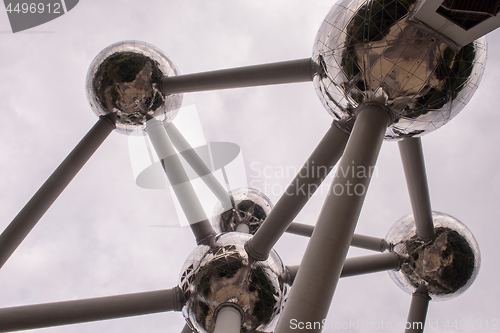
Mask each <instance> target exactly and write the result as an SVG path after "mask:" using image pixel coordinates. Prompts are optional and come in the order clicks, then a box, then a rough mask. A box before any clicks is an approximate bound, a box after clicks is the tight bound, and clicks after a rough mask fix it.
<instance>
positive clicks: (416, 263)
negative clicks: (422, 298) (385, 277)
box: [386, 212, 481, 300]
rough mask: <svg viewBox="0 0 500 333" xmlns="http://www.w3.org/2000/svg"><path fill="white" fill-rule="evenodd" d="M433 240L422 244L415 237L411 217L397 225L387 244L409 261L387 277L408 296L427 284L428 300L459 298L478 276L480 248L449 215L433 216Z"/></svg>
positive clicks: (389, 235)
mask: <svg viewBox="0 0 500 333" xmlns="http://www.w3.org/2000/svg"><path fill="white" fill-rule="evenodd" d="M432 218H433V221H434V230H435V237H434V239H433V240H431V241H428V242H424V241H422V240H420V239H419V238H418V237H417V235H416V229H415V220H414V218H413V215H407V216H405V217H403V218H402V219H400V220H399V221H398V222H396V223H395V224H394V225H393V226H392V227H391V230H390V231H389V234H388V235H387V237H386V240H387V241H388V242H390V243H391V244H392V245H393V251H395V252H397V253H399V254H403V255H407V256H408V257H409V259H408V260H407V261H406V262H405V263H404V264H403V265H402V267H401V270H400V271H391V272H389V275H390V276H391V278H392V279H393V280H394V281H395V282H396V284H397V285H398V286H399V287H401V288H402V289H403V290H404V291H406V292H408V293H413V292H414V291H415V290H416V289H417V287H418V286H419V285H421V284H426V285H427V287H428V289H429V296H430V297H431V298H432V299H434V300H443V299H449V298H453V297H456V296H458V295H460V294H462V293H463V292H464V291H465V290H467V288H469V286H470V285H471V284H472V282H473V281H474V279H475V278H476V276H477V274H478V272H479V266H480V261H481V259H480V253H479V247H478V245H477V243H476V240H475V239H474V236H473V235H472V233H471V232H470V231H469V229H467V227H466V226H465V225H463V224H462V223H461V222H460V221H458V220H457V219H455V218H454V217H451V216H449V215H446V214H443V213H438V212H433V213H432Z"/></svg>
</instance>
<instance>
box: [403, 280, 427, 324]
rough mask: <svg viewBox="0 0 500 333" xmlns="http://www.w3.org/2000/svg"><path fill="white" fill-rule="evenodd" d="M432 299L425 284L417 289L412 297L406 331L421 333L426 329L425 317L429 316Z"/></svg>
mask: <svg viewBox="0 0 500 333" xmlns="http://www.w3.org/2000/svg"><path fill="white" fill-rule="evenodd" d="M430 300H431V298H430V297H429V293H428V291H427V287H426V286H425V285H421V286H419V287H418V288H417V290H415V292H414V293H413V295H412V297H411V304H410V311H409V312H408V319H407V320H406V329H405V333H421V332H423V331H424V328H425V318H426V317H427V310H428V308H429V301H430Z"/></svg>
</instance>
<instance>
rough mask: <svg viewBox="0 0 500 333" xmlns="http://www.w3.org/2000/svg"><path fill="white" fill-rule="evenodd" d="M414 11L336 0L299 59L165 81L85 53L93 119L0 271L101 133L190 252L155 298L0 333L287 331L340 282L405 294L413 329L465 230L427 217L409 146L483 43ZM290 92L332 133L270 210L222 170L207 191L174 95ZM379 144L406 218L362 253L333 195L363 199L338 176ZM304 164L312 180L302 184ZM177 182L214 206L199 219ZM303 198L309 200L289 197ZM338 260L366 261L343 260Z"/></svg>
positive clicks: (162, 70)
mask: <svg viewBox="0 0 500 333" xmlns="http://www.w3.org/2000/svg"><path fill="white" fill-rule="evenodd" d="M430 2H432V1H428V3H430ZM428 3H427V2H426V1H412V0H394V1H382V0H341V1H339V2H338V3H337V4H335V5H334V6H333V7H332V9H331V10H330V12H329V13H327V15H326V18H325V19H324V21H323V22H322V23H321V24H320V27H319V30H318V32H317V36H316V38H315V40H314V42H313V45H312V55H311V57H310V58H306V59H298V60H290V61H283V62H276V63H270V64H264V65H253V66H246V67H238V68H232V69H223V70H215V71H209V72H202V73H195V74H181V73H180V71H179V70H178V69H177V66H176V65H175V64H174V61H173V60H171V59H170V58H169V57H167V56H166V54H165V53H163V51H160V50H159V49H158V48H157V47H156V46H153V45H150V44H148V43H145V42H141V41H134V40H128V41H123V42H117V43H114V44H112V45H110V46H108V47H107V48H105V49H104V50H103V51H101V53H99V54H98V55H97V56H96V57H95V59H94V60H93V61H92V63H91V64H90V67H89V70H88V74H87V79H86V91H87V98H88V100H89V103H90V106H91V109H92V110H93V112H94V113H95V114H96V115H97V116H99V120H98V121H97V123H96V124H95V126H94V127H93V128H92V129H91V130H90V131H89V132H88V134H87V135H86V136H85V137H84V138H83V139H82V141H81V142H80V144H79V145H78V146H77V147H76V148H75V149H74V150H73V151H72V152H71V153H70V155H69V156H68V157H67V158H66V159H65V160H64V161H63V162H62V163H61V165H60V166H59V167H58V168H57V170H56V171H55V172H54V173H53V174H52V176H50V178H49V179H48V180H47V182H46V183H45V184H44V185H42V187H41V188H40V190H39V191H38V192H36V194H35V195H34V196H33V198H32V199H31V200H30V201H29V202H28V204H27V205H26V206H25V207H24V208H23V209H22V211H21V212H20V213H19V215H17V216H16V217H15V218H14V219H13V220H12V222H11V223H10V224H9V226H8V227H7V228H6V229H5V230H4V231H3V233H2V234H1V235H0V266H2V265H3V264H4V263H5V262H6V261H7V260H8V259H9V257H10V256H11V254H12V253H13V252H14V251H15V250H16V248H17V247H18V246H19V245H20V244H21V242H22V241H23V239H24V238H25V237H26V236H27V235H28V234H29V233H30V231H31V229H33V227H34V226H35V225H36V224H37V222H38V221H39V220H40V218H41V217H42V215H43V214H44V213H45V212H46V211H47V210H48V208H49V207H50V205H51V204H52V203H53V202H54V201H55V199H56V198H57V197H58V196H59V194H60V193H61V192H62V191H63V190H64V188H65V187H66V186H67V185H68V184H69V182H70V181H71V180H72V178H73V177H74V176H75V175H76V174H77V173H78V172H79V170H80V169H81V168H82V167H83V165H84V164H85V163H86V161H87V160H88V159H89V158H90V157H91V156H92V154H93V153H94V152H95V151H96V150H97V148H98V147H99V146H100V144H101V143H102V142H103V141H104V140H105V139H106V138H107V137H108V135H109V134H110V133H111V132H112V131H113V130H116V131H117V132H118V133H120V134H122V135H123V137H125V136H126V135H130V134H131V133H132V132H135V133H136V132H139V133H141V135H143V138H144V140H145V142H147V145H148V149H149V153H150V154H153V153H154V154H156V155H155V156H156V158H157V160H158V161H159V162H158V163H159V165H160V167H161V171H162V173H163V174H162V177H163V178H165V179H167V180H168V183H169V186H171V187H172V193H174V195H175V197H176V199H177V201H178V203H179V207H180V209H181V210H182V212H183V213H184V214H185V216H186V220H187V222H188V224H189V227H190V229H191V231H192V233H193V235H194V237H195V239H196V244H193V247H194V250H193V251H192V252H191V254H190V255H189V256H187V259H186V260H185V263H184V266H183V267H182V268H181V269H180V273H179V281H178V284H177V285H175V286H171V288H170V289H165V290H158V291H149V292H139V293H133V294H124V295H118V296H107V297H99V298H91V299H81V300H74V301H67V302H55V303H48V304H37V305H26V306H17V307H6V308H3V309H0V331H2V332H4V331H16V330H25V329H36V328H43V327H51V326H58V325H66V324H76V323H82V322H89V321H96V320H105V319H114V318H121V317H127V316H135V315H143V314H149V313H157V312H167V311H179V312H182V315H183V317H184V319H185V321H186V325H185V327H184V329H183V331H182V332H183V333H187V332H197V333H198V332H199V333H212V332H215V333H238V332H245V333H246V332H248V333H249V332H261V333H263V332H269V333H271V332H276V333H285V332H292V331H294V329H295V328H293V327H291V326H290V323H291V322H292V321H293V322H295V323H321V322H324V321H325V319H326V318H327V315H328V314H329V312H331V311H332V310H331V309H330V306H331V304H332V299H333V298H334V294H335V292H336V287H337V285H338V282H339V279H340V278H343V277H348V276H354V275H361V274H368V273H374V272H380V271H388V272H389V275H390V277H391V279H392V280H393V281H394V282H395V284H396V285H397V286H399V287H400V288H401V289H402V290H404V291H405V292H406V293H408V294H410V295H411V301H410V309H409V311H408V317H407V323H410V324H415V323H418V324H421V327H420V328H417V329H416V330H415V329H413V328H411V329H408V327H406V328H407V330H406V331H407V332H414V331H422V330H423V327H424V326H425V320H426V315H427V310H428V306H429V301H431V300H438V301H447V300H449V299H451V298H454V297H457V296H459V295H461V294H463V293H464V292H465V291H466V290H467V289H468V288H469V287H470V286H471V285H472V283H473V282H474V280H475V279H476V277H477V275H478V273H479V268H480V266H481V256H480V251H479V246H478V244H477V242H476V239H475V238H474V236H473V235H472V232H471V231H470V230H469V228H468V227H467V226H466V224H467V222H468V221H463V222H461V221H459V220H458V219H456V218H454V217H452V216H450V215H448V214H445V213H440V212H437V211H434V210H433V209H432V208H431V201H430V195H429V188H428V181H427V174H426V168H425V163H424V158H423V149H422V141H421V137H422V136H424V135H426V134H428V133H430V132H433V131H435V130H438V129H439V128H441V127H442V126H444V125H446V124H448V123H449V122H451V120H452V119H453V118H455V116H457V115H458V113H459V112H460V111H461V110H462V109H464V108H465V107H466V105H467V103H468V102H469V101H470V99H471V98H472V96H473V95H474V93H475V91H476V90H477V89H478V86H479V83H480V81H481V78H482V76H483V72H484V68H485V62H486V41H485V38H484V36H483V35H484V34H485V33H486V32H487V31H486V32H484V33H483V34H480V35H478V36H476V35H477V34H476V35H474V36H475V37H478V38H472V39H471V40H467V41H464V40H462V39H460V40H458V39H457V40H455V39H454V37H453V36H454V35H453V34H451V33H448V32H447V31H445V30H443V31H441V30H439V29H435V28H432V27H430V26H429V25H428V24H426V23H425V22H423V21H421V20H420V19H418V17H420V16H419V15H421V14H419V13H420V11H421V10H423V9H422V8H424V9H425V8H428V7H426V6H427V5H428ZM459 5H460V4H456V3H455V2H450V1H445V2H443V4H438V6H439V8H438V10H437V11H438V12H439V13H440V15H442V16H444V17H448V16H449V17H451V15H452V14H453V13H456V12H464V11H469V12H471V13H472V11H473V10H476V9H470V8H469V9H467V10H465V9H463V8H462V7H460V6H459ZM497 7H498V4H497ZM477 10H479V9H477ZM495 14H496V12H495ZM447 15H448V16H447ZM490 16H491V15H490ZM464 20H465V21H467V20H469V21H470V19H469V18H466V19H460V20H458V21H457V19H456V18H455V20H454V21H453V20H452V21H453V22H455V23H459V25H460V26H461V27H462V28H463V27H464V26H467V27H469V28H468V29H473V28H474V27H475V26H478V25H479V26H481V22H483V21H478V22H476V23H471V22H469V21H467V22H465V21H464ZM187 70H189V69H187ZM296 82H310V84H311V85H312V86H313V87H314V89H315V91H316V93H317V95H318V97H319V99H320V101H321V103H322V104H323V106H324V108H325V109H326V111H327V112H328V113H329V114H330V115H331V117H332V121H333V122H332V125H331V127H330V128H329V129H328V131H327V132H326V134H325V135H324V137H323V138H322V139H321V141H320V142H319V143H318V145H317V147H316V148H315V149H314V150H313V151H312V153H311V154H310V156H309V157H308V159H307V160H306V161H305V163H304V166H303V168H302V169H301V172H299V173H298V174H297V175H296V177H295V178H294V179H293V180H292V181H291V183H290V185H289V186H288V188H287V189H286V190H285V191H283V195H282V196H281V197H280V198H279V200H277V201H276V202H275V203H274V204H273V203H272V202H271V200H270V199H269V198H268V197H267V196H266V194H265V193H262V192H260V191H258V190H257V189H253V188H247V187H244V188H237V189H234V188H229V181H228V180H227V174H226V171H225V170H223V171H221V172H222V174H223V176H220V175H219V176H217V175H216V172H215V171H217V170H211V169H210V166H209V165H207V163H206V161H205V160H203V159H202V158H201V157H200V156H199V155H198V154H197V150H196V149H195V148H193V147H191V146H189V143H188V142H187V140H185V138H184V137H183V136H182V134H181V133H180V131H179V130H178V129H177V128H176V125H175V124H174V123H173V121H174V119H175V118H176V116H177V115H178V114H179V112H180V111H179V109H180V107H181V104H182V101H183V94H188V93H192V92H199V91H210V90H219V89H230V88H244V87H253V86H262V85H270V84H284V83H296ZM450 126H452V125H450ZM253 139H254V138H253V137H252V136H251V135H249V136H248V140H249V141H251V140H253ZM384 141H386V142H387V141H397V143H394V142H392V143H388V144H393V145H398V148H399V151H400V155H401V160H402V165H403V170H404V175H405V178H406V185H407V188H408V193H409V198H410V203H411V209H412V211H411V212H409V213H410V214H408V215H406V216H404V217H402V218H401V219H400V220H399V221H397V222H396V223H395V224H394V225H393V226H392V227H391V228H390V229H389V231H388V233H387V236H386V237H385V238H377V237H374V236H371V235H370V236H369V235H362V234H358V233H356V232H355V229H356V226H357V223H358V219H359V216H360V214H361V209H362V206H363V202H364V200H365V196H366V190H363V191H360V192H356V191H355V192H354V193H350V192H347V191H342V192H341V193H339V192H337V191H336V189H338V188H349V187H351V188H354V189H356V188H358V187H359V188H363V189H368V186H369V184H370V181H371V178H372V176H373V175H372V174H369V175H368V174H366V173H363V175H360V174H359V173H354V172H343V170H350V168H366V169H369V168H373V167H374V166H375V164H376V161H377V157H378V155H379V152H380V149H381V146H382V144H383V143H384ZM311 165H315V166H316V167H317V168H318V170H324V171H325V172H324V174H322V173H316V174H310V173H308V172H302V171H307V170H308V168H309V167H310V166H311ZM333 168H337V170H340V172H336V173H335V175H334V177H333V180H332V184H331V187H330V190H329V192H328V194H327V195H326V198H325V200H324V205H323V208H322V209H321V211H320V212H319V214H318V215H317V221H316V222H315V223H314V224H312V223H311V224H301V223H298V222H296V221H295V218H296V217H297V216H298V214H299V213H300V211H301V210H302V208H303V207H304V206H305V205H306V204H307V203H308V201H309V200H310V198H311V196H312V195H313V194H314V191H315V190H317V189H318V188H319V186H320V185H321V184H322V182H323V181H324V180H325V178H326V177H327V174H328V172H329V171H331V170H332V169H333ZM187 169H189V170H190V171H189V172H188V170H187ZM221 169H223V168H221ZM192 174H195V175H196V176H192ZM193 178H199V179H200V180H201V181H203V182H204V184H205V185H206V187H207V188H208V189H209V190H210V191H211V193H212V194H213V195H214V196H215V197H216V198H217V200H218V203H217V204H216V206H215V208H214V210H213V213H212V215H208V214H207V213H206V211H205V210H204V208H203V207H202V204H201V200H200V197H199V196H198V194H197V192H196V191H195V188H194V187H193V185H192V183H191V182H192V180H193ZM304 186H306V187H307V188H308V189H312V191H309V192H308V193H305V192H303V191H301V190H300V189H301V188H303V187H304ZM285 232H287V233H292V234H297V235H301V236H305V237H310V238H309V241H308V245H307V248H306V250H305V253H304V254H303V257H302V262H301V263H300V265H295V266H293V265H289V264H290V263H286V262H283V261H282V259H281V258H280V256H279V254H278V252H277V251H276V250H275V245H276V243H277V242H278V240H279V239H280V238H281V237H282V236H283V235H284V233H285ZM195 245H196V246H195ZM350 247H358V248H362V249H366V250H372V251H374V252H379V253H376V254H372V255H368V256H359V257H347V252H348V251H349V248H350ZM410 326H412V325H410ZM413 327H414V326H413ZM417 327H418V325H417ZM321 330H322V327H321V326H319V327H318V326H316V325H313V327H311V328H309V327H306V331H308V332H320V331H321Z"/></svg>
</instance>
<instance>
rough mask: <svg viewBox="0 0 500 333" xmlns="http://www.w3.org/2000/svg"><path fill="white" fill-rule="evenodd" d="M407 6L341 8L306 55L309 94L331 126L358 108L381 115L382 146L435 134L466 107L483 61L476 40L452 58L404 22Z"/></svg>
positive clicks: (369, 2)
mask: <svg viewBox="0 0 500 333" xmlns="http://www.w3.org/2000/svg"><path fill="white" fill-rule="evenodd" d="M415 4H416V2H415V0H407V1H380V0H364V1H363V0H361V1H353V0H343V1H339V3H337V4H336V5H335V6H333V7H332V9H331V10H330V12H329V14H328V15H327V17H326V18H325V20H324V21H323V23H322V25H321V27H320V29H319V31H318V34H317V35H316V40H315V43H314V48H313V60H314V61H315V62H316V63H317V65H318V68H319V74H318V75H316V76H315V78H314V85H315V87H316V92H317V94H318V96H319V97H320V99H321V101H322V103H323V105H324V106H325V108H326V109H327V111H328V112H329V113H330V114H331V115H332V116H333V117H334V118H335V119H336V120H339V119H346V118H348V117H349V116H352V114H353V113H354V109H355V108H356V107H358V106H359V105H360V104H362V103H364V102H379V103H382V104H384V105H386V106H387V107H389V108H390V109H391V110H392V112H393V116H394V122H393V123H392V125H391V126H390V127H388V129H387V131H386V134H385V138H386V139H395V140H398V139H402V138H405V137H419V136H422V135H424V134H426V133H429V132H431V131H434V130H436V129H438V128H439V127H441V126H443V125H444V124H446V123H447V122H449V121H450V120H451V119H452V118H453V117H455V116H456V115H457V114H458V113H459V112H460V111H461V110H462V108H463V107H464V106H465V105H466V104H467V103H468V102H469V100H470V99H471V97H472V95H473V94H474V92H475V91H476V89H477V86H478V84H479V81H480V79H481V77H482V74H483V71H484V65H485V61H486V41H485V38H480V39H478V40H477V41H475V42H472V43H470V44H468V45H466V46H464V47H463V48H462V49H460V50H459V51H457V52H456V51H454V50H453V49H452V48H451V47H449V46H448V45H447V44H446V43H445V42H443V41H442V40H440V36H439V35H438V34H437V33H435V34H430V33H427V32H424V31H422V30H420V28H419V27H417V26H416V25H415V24H413V23H411V22H410V21H409V20H408V17H409V14H410V13H411V11H412V9H413V8H414V6H415Z"/></svg>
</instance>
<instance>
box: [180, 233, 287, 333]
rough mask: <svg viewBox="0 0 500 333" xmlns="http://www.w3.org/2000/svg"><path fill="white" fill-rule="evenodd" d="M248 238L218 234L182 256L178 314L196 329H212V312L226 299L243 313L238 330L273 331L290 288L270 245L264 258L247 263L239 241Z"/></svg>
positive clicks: (235, 234)
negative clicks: (181, 295) (181, 303)
mask: <svg viewBox="0 0 500 333" xmlns="http://www.w3.org/2000/svg"><path fill="white" fill-rule="evenodd" d="M250 237H251V236H250V235H248V234H243V233H239V232H230V233H225V234H220V235H217V236H215V237H214V238H213V240H212V242H211V244H210V245H199V246H198V247H197V248H196V249H195V250H194V251H193V252H192V253H191V255H190V256H189V258H188V259H187V260H186V262H185V264H184V267H183V269H182V271H181V272H182V273H181V277H180V282H179V287H180V288H181V289H182V291H183V292H184V295H185V298H186V300H187V301H186V304H185V305H184V307H183V309H182V313H183V315H184V317H185V318H186V321H187V322H188V323H189V324H190V325H191V327H192V328H193V329H195V330H196V332H200V333H202V332H213V330H214V328H215V319H216V318H215V317H214V316H216V314H217V311H219V310H220V308H221V307H223V306H224V305H225V304H227V303H232V305H234V306H236V307H238V308H239V309H241V311H242V313H243V314H244V318H243V325H242V328H241V331H242V332H272V331H273V329H274V326H275V325H276V323H277V321H278V316H279V314H280V312H281V310H282V308H283V306H284V302H285V297H286V295H287V293H288V290H289V288H290V287H289V285H288V284H287V282H286V280H285V275H284V272H285V269H284V267H283V263H282V262H281V259H280V258H279V257H278V255H277V254H276V252H275V251H274V250H272V251H271V253H270V255H269V258H268V259H267V260H265V261H254V262H252V263H250V262H249V259H248V255H247V253H246V251H245V249H244V244H245V242H246V241H248V240H249V239H250Z"/></svg>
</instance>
